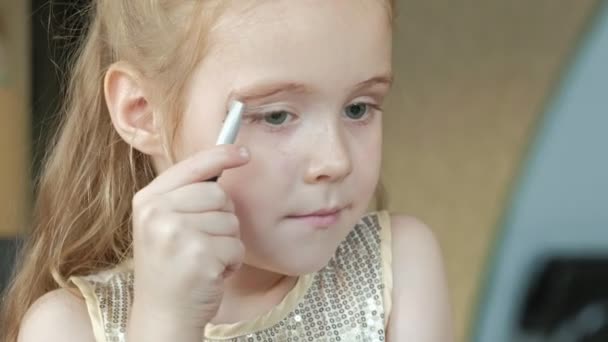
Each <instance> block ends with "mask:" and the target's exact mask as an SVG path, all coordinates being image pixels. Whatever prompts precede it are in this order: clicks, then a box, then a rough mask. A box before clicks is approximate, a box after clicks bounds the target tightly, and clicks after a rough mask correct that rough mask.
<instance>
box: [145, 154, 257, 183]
mask: <svg viewBox="0 0 608 342" xmlns="http://www.w3.org/2000/svg"><path fill="white" fill-rule="evenodd" d="M248 161H249V155H248V152H246V150H243V149H242V148H239V147H237V146H234V145H221V146H214V147H213V148H211V149H209V150H205V151H202V152H199V153H197V154H195V155H193V156H192V157H190V158H188V159H185V160H183V161H181V162H179V163H177V164H175V165H173V166H171V167H170V168H168V169H167V170H165V171H164V172H163V173H161V174H160V175H158V177H156V178H155V179H154V180H153V181H152V182H151V183H150V184H149V185H148V186H147V187H146V188H145V190H144V191H145V193H146V194H148V195H154V194H163V193H166V192H169V191H172V190H176V189H178V188H180V187H183V186H185V185H189V184H193V183H198V182H204V181H206V180H208V179H211V178H213V177H216V176H217V175H219V174H220V173H221V172H222V171H223V170H225V169H231V168H235V167H239V166H242V165H244V164H246V163H247V162H248Z"/></svg>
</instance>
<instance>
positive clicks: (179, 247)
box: [129, 145, 249, 341]
mask: <svg viewBox="0 0 608 342" xmlns="http://www.w3.org/2000/svg"><path fill="white" fill-rule="evenodd" d="M243 151H244V150H241V149H239V148H237V147H235V146H233V145H222V146H216V147H214V148H212V149H210V150H207V151H203V152H200V153H198V154H196V155H194V156H193V157H191V158H189V159H186V160H184V161H182V162H179V163H177V164H175V165H174V166H172V167H171V168H169V169H167V170H166V171H165V172H163V173H162V174H160V175H159V176H158V177H157V178H156V179H155V180H154V181H152V182H151V183H150V184H149V185H148V186H146V187H145V188H144V189H142V190H141V191H139V192H138V193H137V194H136V195H135V196H134V198H133V243H134V247H133V249H134V274H135V285H134V304H133V309H132V313H131V320H130V324H129V335H130V337H133V338H134V339H135V340H138V339H139V338H136V337H135V336H138V337H141V338H142V340H149V339H150V338H154V339H158V340H161V335H165V336H164V337H163V338H165V340H171V341H178V340H179V341H185V340H192V341H194V340H195V339H196V340H197V341H201V338H202V334H203V329H204V326H205V325H206V324H207V322H209V321H210V320H211V319H212V318H213V317H214V316H215V315H216V313H217V310H218V309H219V306H220V303H221V300H222V296H223V281H224V279H225V277H227V276H228V275H229V274H230V273H231V272H233V271H235V270H236V269H238V267H239V266H240V265H241V263H242V261H243V257H244V253H245V250H244V246H243V244H242V242H241V240H240V234H239V222H238V219H237V217H236V215H235V214H234V205H233V204H232V201H231V200H230V198H229V197H228V196H227V194H226V193H225V192H224V190H223V189H222V187H221V186H220V185H219V184H218V183H217V182H210V181H205V180H208V179H212V178H213V177H215V176H217V175H218V174H220V173H221V172H222V171H223V170H224V169H229V168H235V167H239V166H242V165H244V164H246V163H247V162H248V161H249V157H248V155H247V153H246V152H245V153H243ZM158 325H162V326H164V327H163V328H162V329H160V330H162V331H157V330H155V326H158ZM150 329H151V330H150ZM152 331H154V333H152ZM175 334H181V335H182V336H184V338H176V336H175ZM151 335H154V336H151ZM166 335H170V336H166ZM186 336H187V337H186Z"/></svg>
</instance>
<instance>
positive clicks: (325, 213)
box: [289, 208, 343, 218]
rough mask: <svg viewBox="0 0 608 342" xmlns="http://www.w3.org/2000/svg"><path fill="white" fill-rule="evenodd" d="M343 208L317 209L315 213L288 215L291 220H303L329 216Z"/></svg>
mask: <svg viewBox="0 0 608 342" xmlns="http://www.w3.org/2000/svg"><path fill="white" fill-rule="evenodd" d="M342 209H343V208H330V209H319V210H316V211H312V212H308V213H305V214H296V215H290V216H289V217H292V218H304V217H313V216H331V215H336V214H337V213H339V212H340V211H341V210H342Z"/></svg>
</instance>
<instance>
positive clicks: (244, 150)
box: [239, 147, 249, 159]
mask: <svg viewBox="0 0 608 342" xmlns="http://www.w3.org/2000/svg"><path fill="white" fill-rule="evenodd" d="M239 154H240V155H241V157H243V158H245V159H248V158H249V150H247V148H246V147H241V148H239Z"/></svg>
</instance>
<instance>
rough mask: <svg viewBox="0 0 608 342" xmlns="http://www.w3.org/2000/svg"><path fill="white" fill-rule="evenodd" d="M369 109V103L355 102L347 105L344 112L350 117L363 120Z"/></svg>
mask: <svg viewBox="0 0 608 342" xmlns="http://www.w3.org/2000/svg"><path fill="white" fill-rule="evenodd" d="M368 111H369V105H368V104H367V103H353V104H351V105H348V106H346V108H345V109H344V114H346V116H347V117H348V118H349V119H353V120H361V118H363V117H364V116H365V115H366V114H367V113H368Z"/></svg>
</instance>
